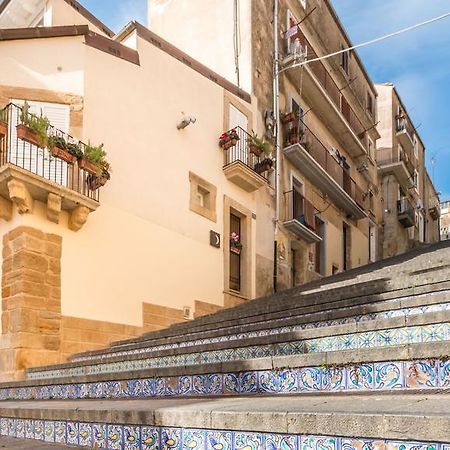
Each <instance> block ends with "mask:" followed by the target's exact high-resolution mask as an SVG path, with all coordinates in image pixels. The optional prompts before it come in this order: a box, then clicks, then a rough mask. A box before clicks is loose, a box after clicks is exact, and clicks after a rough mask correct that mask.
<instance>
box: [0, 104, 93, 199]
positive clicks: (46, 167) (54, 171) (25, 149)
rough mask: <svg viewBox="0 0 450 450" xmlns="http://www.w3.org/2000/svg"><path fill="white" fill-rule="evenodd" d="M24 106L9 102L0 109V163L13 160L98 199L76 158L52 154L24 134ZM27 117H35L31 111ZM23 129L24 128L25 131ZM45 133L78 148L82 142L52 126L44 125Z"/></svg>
mask: <svg viewBox="0 0 450 450" xmlns="http://www.w3.org/2000/svg"><path fill="white" fill-rule="evenodd" d="M23 114H24V111H23V108H21V107H19V106H17V105H15V104H12V103H11V104H9V105H7V106H6V107H5V108H4V109H3V110H0V167H2V166H4V165H6V164H12V165H14V166H17V167H20V168H22V169H24V170H26V171H28V172H31V173H33V174H35V175H38V176H40V177H42V178H44V179H46V180H49V181H51V182H53V183H56V184H58V185H60V186H63V187H65V188H68V189H70V190H72V191H75V192H77V193H79V194H82V195H84V196H86V197H88V198H90V199H92V200H95V201H99V189H92V188H91V186H92V175H91V174H90V173H89V172H87V171H86V170H84V169H82V168H80V167H79V164H78V162H76V161H75V159H74V161H73V163H72V162H70V163H69V162H66V161H65V160H63V159H61V158H59V157H56V156H53V155H52V154H51V153H50V151H49V149H48V148H46V147H45V146H44V145H45V144H39V143H36V142H33V140H30V139H27V138H26V137H24V134H23V130H24V129H25V128H24V126H25V127H26V123H24V117H23ZM26 114H28V116H29V117H28V118H32V117H36V116H33V115H32V114H30V113H26ZM25 132H26V131H25ZM47 135H48V136H52V137H59V138H63V139H64V141H65V142H66V143H68V144H78V145H79V146H80V148H81V150H83V149H84V147H85V144H83V143H82V142H80V141H78V140H77V139H75V138H74V137H72V136H70V135H69V134H67V133H64V132H63V131H61V130H58V129H57V128H55V127H53V126H49V127H48V128H47Z"/></svg>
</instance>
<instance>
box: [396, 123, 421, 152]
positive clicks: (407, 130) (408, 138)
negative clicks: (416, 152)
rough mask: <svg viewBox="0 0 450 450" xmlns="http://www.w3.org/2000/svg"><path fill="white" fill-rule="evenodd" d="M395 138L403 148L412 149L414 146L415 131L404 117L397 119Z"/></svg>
mask: <svg viewBox="0 0 450 450" xmlns="http://www.w3.org/2000/svg"><path fill="white" fill-rule="evenodd" d="M395 131H396V136H397V139H398V141H399V142H400V144H401V145H402V146H403V148H414V147H415V145H416V139H415V137H414V136H415V131H414V127H413V126H412V124H411V123H410V122H409V121H408V119H407V118H406V117H403V116H399V117H397V124H396V130H395Z"/></svg>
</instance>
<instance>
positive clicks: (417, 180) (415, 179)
mask: <svg viewBox="0 0 450 450" xmlns="http://www.w3.org/2000/svg"><path fill="white" fill-rule="evenodd" d="M413 184H414V188H415V190H416V191H419V172H417V170H416V169H414V177H413Z"/></svg>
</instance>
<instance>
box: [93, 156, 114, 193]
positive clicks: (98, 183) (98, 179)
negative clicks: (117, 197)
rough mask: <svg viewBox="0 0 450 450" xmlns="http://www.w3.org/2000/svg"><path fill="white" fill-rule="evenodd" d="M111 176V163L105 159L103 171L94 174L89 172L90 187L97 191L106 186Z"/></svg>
mask: <svg viewBox="0 0 450 450" xmlns="http://www.w3.org/2000/svg"><path fill="white" fill-rule="evenodd" d="M110 178H111V165H110V164H109V163H108V162H106V161H103V163H102V166H101V172H100V173H99V174H96V175H93V174H89V175H88V177H87V183H88V186H89V189H91V190H92V191H95V190H96V189H98V188H100V187H102V186H104V185H105V184H106V182H107V181H108V180H109V179H110Z"/></svg>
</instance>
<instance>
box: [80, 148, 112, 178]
mask: <svg viewBox="0 0 450 450" xmlns="http://www.w3.org/2000/svg"><path fill="white" fill-rule="evenodd" d="M105 161H106V152H105V150H104V149H103V144H100V145H97V146H95V145H91V144H90V143H89V144H87V145H86V146H85V147H84V151H83V155H82V156H81V157H80V158H79V159H78V166H79V167H80V169H83V170H85V171H86V172H88V173H90V174H92V175H97V176H100V175H101V171H102V169H101V168H102V165H103V163H104V162H105Z"/></svg>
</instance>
